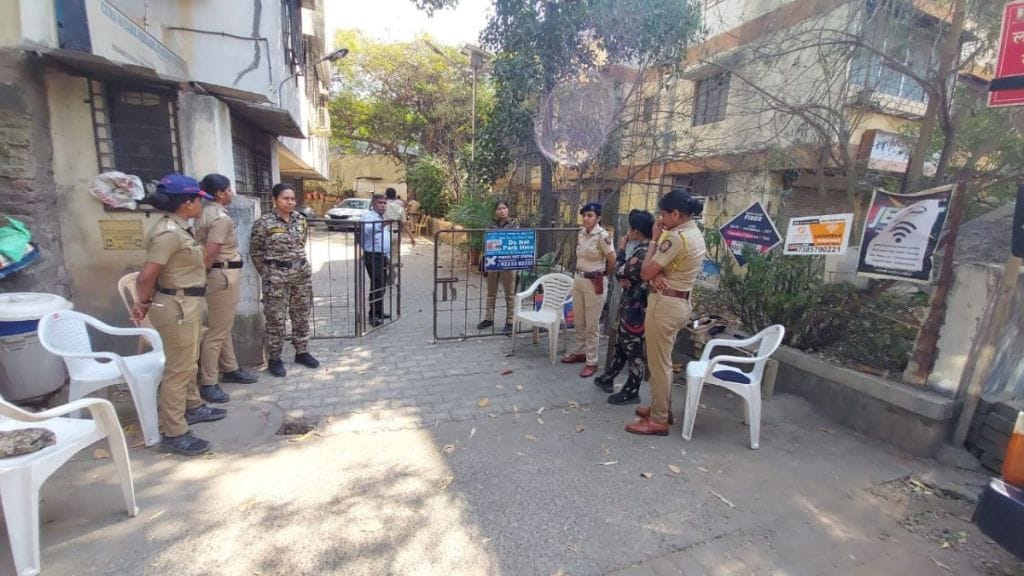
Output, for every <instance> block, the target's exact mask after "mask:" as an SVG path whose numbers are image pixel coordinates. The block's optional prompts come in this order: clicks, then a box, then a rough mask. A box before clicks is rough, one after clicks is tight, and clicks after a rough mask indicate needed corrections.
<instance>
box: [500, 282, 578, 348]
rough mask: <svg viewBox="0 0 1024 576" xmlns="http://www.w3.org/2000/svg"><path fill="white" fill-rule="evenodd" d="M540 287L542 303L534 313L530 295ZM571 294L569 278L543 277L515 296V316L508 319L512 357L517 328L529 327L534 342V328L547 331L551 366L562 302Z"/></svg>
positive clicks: (556, 341) (561, 315) (561, 322)
mask: <svg viewBox="0 0 1024 576" xmlns="http://www.w3.org/2000/svg"><path fill="white" fill-rule="evenodd" d="M538 286H542V287H543V288H544V303H543V304H542V305H541V307H540V310H534V309H533V308H534V306H533V293H534V292H536V291H537V287H538ZM571 293H572V277H571V276H567V275H565V274H545V275H544V276H541V277H540V278H538V279H536V280H534V282H533V284H530V287H529V288H527V289H526V290H524V291H522V292H519V293H518V294H516V313H515V318H514V319H513V320H512V354H515V353H516V334H517V333H518V332H519V327H520V326H533V329H534V339H535V340H536V334H537V328H547V331H548V343H549V346H550V355H551V363H552V364H554V363H555V356H556V352H557V349H558V332H559V331H560V330H561V328H562V324H563V323H564V322H563V320H564V311H563V310H564V308H565V301H566V300H567V299H568V298H569V294H571ZM524 303H527V306H526V307H524V306H523V304H524Z"/></svg>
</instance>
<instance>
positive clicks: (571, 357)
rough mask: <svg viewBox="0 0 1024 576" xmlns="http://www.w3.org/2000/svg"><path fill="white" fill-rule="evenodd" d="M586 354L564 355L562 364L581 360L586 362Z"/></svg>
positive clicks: (576, 362) (575, 362)
mask: <svg viewBox="0 0 1024 576" xmlns="http://www.w3.org/2000/svg"><path fill="white" fill-rule="evenodd" d="M586 361H587V355H586V354H566V355H565V356H562V364H579V363H580V362H586Z"/></svg>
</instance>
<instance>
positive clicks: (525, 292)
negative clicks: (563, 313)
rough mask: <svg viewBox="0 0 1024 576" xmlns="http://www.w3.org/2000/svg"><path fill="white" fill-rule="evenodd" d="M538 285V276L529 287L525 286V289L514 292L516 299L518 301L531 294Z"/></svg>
mask: <svg viewBox="0 0 1024 576" xmlns="http://www.w3.org/2000/svg"><path fill="white" fill-rule="evenodd" d="M539 286H540V278H538V279H536V280H534V281H533V284H530V287H529V288H527V289H526V290H523V291H522V292H519V293H517V294H516V301H520V300H522V299H523V298H526V297H527V296H533V293H534V292H536V291H537V288H538V287H539Z"/></svg>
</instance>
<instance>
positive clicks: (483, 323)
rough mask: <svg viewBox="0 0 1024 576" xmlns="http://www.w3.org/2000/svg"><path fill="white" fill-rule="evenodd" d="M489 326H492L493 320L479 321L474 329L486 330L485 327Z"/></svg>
mask: <svg viewBox="0 0 1024 576" xmlns="http://www.w3.org/2000/svg"><path fill="white" fill-rule="evenodd" d="M491 326H494V322H493V321H491V320H484V321H483V322H481V323H479V324H477V325H476V329H477V330H486V329H488V328H490V327H491Z"/></svg>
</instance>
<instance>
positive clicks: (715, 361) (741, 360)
mask: <svg viewBox="0 0 1024 576" xmlns="http://www.w3.org/2000/svg"><path fill="white" fill-rule="evenodd" d="M702 362H704V360H702ZM707 362H708V367H707V368H706V369H704V377H705V378H707V377H708V376H710V375H711V374H713V373H714V371H715V368H716V367H717V366H718V365H719V364H721V363H722V362H732V363H735V364H757V362H758V359H757V358H750V357H747V356H726V355H723V356H715V357H714V358H712V359H711V360H710V361H707Z"/></svg>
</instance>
